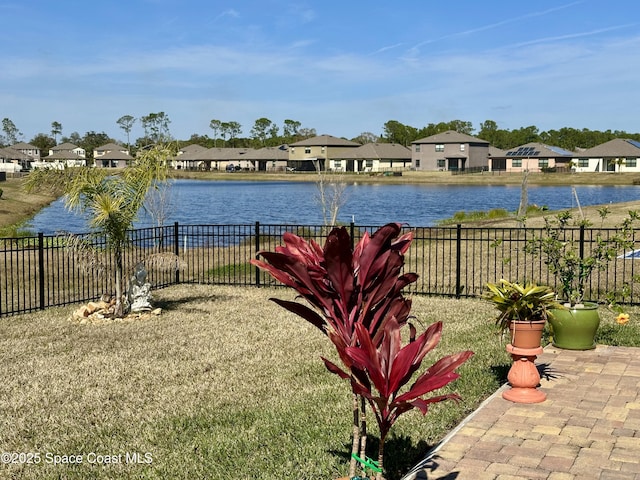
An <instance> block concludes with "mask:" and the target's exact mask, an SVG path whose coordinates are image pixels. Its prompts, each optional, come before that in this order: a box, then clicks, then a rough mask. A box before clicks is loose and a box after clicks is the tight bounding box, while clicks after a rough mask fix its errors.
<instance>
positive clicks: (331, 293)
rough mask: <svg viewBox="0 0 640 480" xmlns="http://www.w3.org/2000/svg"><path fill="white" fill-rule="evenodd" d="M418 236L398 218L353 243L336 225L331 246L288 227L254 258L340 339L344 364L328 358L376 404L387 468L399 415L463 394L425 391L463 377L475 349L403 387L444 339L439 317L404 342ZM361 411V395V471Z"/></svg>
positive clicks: (306, 314) (292, 307)
mask: <svg viewBox="0 0 640 480" xmlns="http://www.w3.org/2000/svg"><path fill="white" fill-rule="evenodd" d="M412 239H413V235H412V233H411V232H409V233H406V234H404V235H401V226H400V225H399V224H397V223H390V224H387V225H385V226H383V227H381V228H380V229H379V230H378V231H376V232H375V233H374V234H373V235H371V236H369V234H368V233H365V234H364V235H363V237H362V239H361V240H360V241H359V242H358V244H357V245H356V246H355V248H353V249H352V247H351V238H350V236H349V234H348V233H347V230H346V229H345V228H344V227H340V228H334V229H332V230H331V232H330V233H329V235H328V236H327V238H326V242H325V246H324V248H322V247H320V245H318V244H317V243H316V242H314V241H313V240H310V241H308V242H307V241H306V240H304V239H303V238H302V237H299V236H297V235H293V234H291V233H285V234H284V235H283V241H284V243H285V245H284V246H280V247H277V248H276V251H275V252H260V254H259V255H260V256H261V257H262V258H263V259H264V260H258V259H254V260H252V261H251V263H252V264H254V265H256V266H258V267H260V268H262V269H264V270H266V271H267V272H269V273H270V274H271V275H272V276H273V277H274V278H275V279H276V280H278V281H280V282H282V283H283V284H284V285H286V286H289V287H291V288H293V289H295V290H296V291H297V292H298V293H299V294H300V296H301V297H303V298H304V299H305V300H306V301H307V302H308V303H309V304H310V305H311V307H309V306H307V305H305V304H302V303H299V302H293V301H287V300H281V299H275V298H274V299H272V300H273V301H274V302H276V303H277V304H279V305H281V306H282V307H284V308H286V309H287V310H289V311H291V312H293V313H295V314H297V315H299V316H301V317H302V318H304V319H305V320H307V321H308V322H310V323H311V324H313V325H315V326H316V327H317V328H319V329H320V330H321V331H322V332H323V333H325V334H326V335H327V336H328V338H329V339H330V340H331V342H332V343H333V345H334V346H335V348H336V351H337V353H338V356H339V358H340V361H341V362H342V365H343V366H342V368H340V367H338V366H337V365H335V364H334V363H332V362H330V361H329V360H327V359H323V361H324V362H325V365H326V366H327V368H328V369H329V371H331V372H333V373H336V374H338V375H340V376H341V377H342V378H345V379H349V380H350V381H351V386H352V392H353V394H354V395H360V396H361V397H362V398H365V399H366V400H367V401H368V403H369V404H370V405H371V408H372V409H373V411H374V412H375V414H376V420H377V422H378V427H379V428H380V436H381V441H380V450H379V458H378V461H379V465H380V468H381V469H382V456H383V451H384V439H385V437H386V435H387V433H388V431H389V429H390V428H391V426H392V425H393V423H394V422H395V421H396V420H397V418H398V416H399V415H400V414H402V413H404V412H406V411H409V410H411V409H413V408H418V409H419V410H420V411H421V412H422V413H426V411H427V408H426V406H427V405H428V404H429V403H431V402H435V401H442V400H446V399H448V398H457V397H456V396H455V395H445V396H439V397H433V398H432V399H426V400H425V399H423V398H422V397H423V395H426V394H427V393H429V392H431V391H432V390H435V389H437V388H440V387H442V386H444V385H446V384H447V383H449V382H451V381H453V380H455V379H456V378H457V374H455V373H453V370H454V369H455V368H456V367H457V366H458V365H459V364H460V363H461V362H462V361H464V360H466V359H467V358H469V356H471V354H472V353H471V352H465V353H464V354H459V355H458V356H449V357H445V359H443V360H442V361H441V363H438V364H436V365H437V368H436V369H429V370H427V371H426V372H425V373H423V374H422V375H421V376H420V377H419V381H416V382H415V383H414V384H413V385H412V386H411V387H409V389H408V391H407V392H405V393H404V394H401V393H400V389H401V388H402V387H404V386H405V385H406V384H407V383H408V382H409V381H410V379H411V377H412V375H413V374H414V373H415V372H416V371H417V370H418V368H419V367H420V364H421V362H422V359H423V358H424V356H425V355H426V354H427V353H428V352H429V351H430V350H431V349H433V347H435V345H436V344H437V343H438V341H439V339H440V332H441V328H442V327H441V324H435V325H436V326H432V327H430V328H429V329H427V330H426V331H425V332H424V333H423V334H422V335H421V336H420V337H418V338H417V339H416V337H415V333H416V332H415V329H414V328H413V327H412V326H410V327H409V328H410V329H411V332H410V341H409V345H407V346H405V347H402V346H401V342H400V338H401V336H400V333H401V329H402V328H403V327H405V326H407V325H408V319H409V315H410V310H411V300H410V299H407V298H405V297H404V296H403V295H402V289H403V288H404V287H405V286H407V285H409V284H410V283H413V282H415V281H416V280H417V278H418V276H417V275H416V274H414V273H404V274H403V273H402V267H403V265H404V253H405V252H406V251H407V249H408V248H409V246H410V244H411V241H412ZM358 419H364V416H363V411H362V409H360V411H359V410H358V408H356V403H354V436H353V443H352V467H351V469H350V470H351V471H350V476H351V477H353V476H354V475H355V457H354V454H357V450H358V444H360V457H361V458H365V455H364V450H365V448H364V447H365V446H364V444H363V443H362V442H360V441H359V440H358V437H359V436H361V437H362V438H364V439H366V425H362V424H360V421H359V420H358ZM363 423H364V422H363ZM378 476H379V478H380V477H381V474H378Z"/></svg>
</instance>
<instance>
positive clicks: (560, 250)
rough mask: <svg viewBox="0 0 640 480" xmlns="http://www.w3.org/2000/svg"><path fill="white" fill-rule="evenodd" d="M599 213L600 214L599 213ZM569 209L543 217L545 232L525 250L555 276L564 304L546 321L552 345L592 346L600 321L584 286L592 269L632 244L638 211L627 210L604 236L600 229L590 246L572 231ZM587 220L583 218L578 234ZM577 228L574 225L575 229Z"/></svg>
mask: <svg viewBox="0 0 640 480" xmlns="http://www.w3.org/2000/svg"><path fill="white" fill-rule="evenodd" d="M601 215H602V214H601ZM571 218H572V215H571V212H568V211H565V212H560V213H558V214H557V215H555V216H554V217H551V218H548V217H545V227H544V234H543V235H541V236H539V237H535V238H534V239H532V240H530V241H529V243H528V244H527V246H526V250H527V252H528V253H532V254H534V255H540V256H541V257H542V259H543V261H544V263H545V264H546V265H547V267H548V268H549V272H550V273H551V274H552V275H554V276H555V278H556V281H557V284H558V285H559V293H560V298H561V301H562V302H563V305H564V306H565V307H566V308H564V309H562V310H554V311H553V315H552V316H551V317H550V320H549V323H550V325H551V329H552V333H553V345H554V346H556V347H559V348H566V349H570V350H588V349H592V348H595V335H596V332H597V330H598V326H599V325H600V316H599V314H598V305H597V303H594V302H586V301H585V299H584V295H585V291H586V287H587V286H588V285H590V282H591V276H592V275H593V273H594V272H596V271H600V270H605V269H606V268H607V266H608V264H609V262H610V261H611V260H613V259H615V258H616V257H617V256H618V254H620V253H621V252H623V251H624V250H626V249H628V248H631V247H632V246H633V222H634V221H635V220H636V219H637V218H638V213H637V212H635V211H630V212H629V216H628V218H626V219H625V220H624V221H623V222H622V224H621V225H620V226H618V227H617V228H616V230H615V233H613V234H611V235H608V236H605V235H604V233H602V232H599V233H598V234H597V236H596V238H595V241H593V242H591V244H590V247H591V248H585V246H584V243H583V242H582V241H577V240H576V239H575V238H574V236H573V235H572V233H573V232H572V231H571V230H572V227H571V226H570V225H569V221H570V220H571ZM586 224H588V222H586V221H584V220H583V221H582V224H581V225H578V226H579V227H580V230H579V232H580V236H581V237H582V238H583V232H584V227H585V225H586ZM574 230H576V229H574Z"/></svg>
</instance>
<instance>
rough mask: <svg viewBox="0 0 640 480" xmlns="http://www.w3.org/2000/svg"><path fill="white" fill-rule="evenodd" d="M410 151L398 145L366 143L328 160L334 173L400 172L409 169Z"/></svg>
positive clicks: (345, 150)
mask: <svg viewBox="0 0 640 480" xmlns="http://www.w3.org/2000/svg"><path fill="white" fill-rule="evenodd" d="M411 162H412V161H411V150H410V149H409V148H407V147H405V146H404V145H400V144H398V143H367V144H365V145H361V146H359V147H355V148H348V149H344V150H343V151H342V152H341V153H337V154H336V155H335V156H334V157H333V158H332V159H331V160H329V170H331V171H335V172H384V171H394V170H396V171H401V170H406V169H408V168H410V167H411V165H412V163H411Z"/></svg>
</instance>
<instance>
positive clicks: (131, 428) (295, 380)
mask: <svg viewBox="0 0 640 480" xmlns="http://www.w3.org/2000/svg"><path fill="white" fill-rule="evenodd" d="M153 293H154V296H155V303H156V305H157V306H162V307H163V309H164V311H163V313H162V315H160V316H159V317H152V318H149V319H147V320H134V321H105V322H102V323H97V324H79V323H76V322H74V321H71V320H70V319H69V317H70V314H71V312H72V310H73V307H69V308H54V309H49V310H46V311H43V312H38V313H34V314H26V315H21V316H15V317H9V318H3V319H0V328H1V329H2V335H0V357H1V362H2V363H1V365H2V370H1V371H2V383H0V445H1V446H2V449H3V450H4V451H8V452H38V453H40V454H41V462H40V464H37V465H34V464H31V465H6V464H5V465H0V478H16V479H18V478H19V479H27V480H36V479H37V480H41V479H65V480H71V479H78V480H80V479H86V478H94V479H134V478H135V479H141V478H145V479H166V478H172V479H174V478H175V479H193V478H207V479H214V480H216V479H220V480H222V479H224V480H237V479H265V480H272V479H291V480H301V479H302V480H306V479H309V480H312V479H313V480H316V479H318V478H335V477H339V476H342V475H344V474H345V473H346V469H347V464H348V458H347V452H348V451H349V449H350V443H349V434H350V431H351V429H350V423H351V413H350V406H351V401H350V395H349V386H348V384H347V383H346V382H343V381H341V380H339V379H338V378H337V377H336V376H333V375H331V374H329V373H327V372H326V370H325V368H324V366H323V364H322V362H321V361H320V359H319V357H320V355H326V356H329V357H330V358H332V359H335V353H334V351H333V349H332V348H331V347H330V345H329V342H328V340H327V339H326V338H325V337H324V336H323V335H322V334H321V333H320V332H319V331H318V330H316V329H315V328H314V327H312V326H310V325H308V324H307V323H305V322H304V321H303V320H301V319H299V318H298V317H296V316H294V315H293V314H291V313H289V312H287V311H286V310H284V309H282V308H280V307H278V306H276V305H275V304H274V303H272V302H270V301H269V300H268V298H269V297H272V296H276V297H279V298H286V299H293V298H294V297H295V293H294V292H293V291H290V290H288V289H268V288H264V289H256V288H239V287H212V286H203V285H179V286H174V287H170V288H166V289H163V290H159V291H154V292H153ZM413 302H414V307H413V309H412V312H413V313H414V314H415V315H416V317H417V319H418V322H417V323H419V324H422V325H423V326H426V325H427V324H430V323H431V322H433V321H436V320H442V321H443V322H444V329H443V339H442V342H441V344H440V345H439V346H438V348H437V351H436V352H433V354H432V355H429V356H428V357H427V359H426V365H425V366H428V365H430V364H431V363H432V362H433V361H435V360H436V359H437V358H439V357H441V356H442V355H445V354H448V353H453V352H457V351H460V350H466V349H472V350H474V351H475V352H476V355H475V356H474V357H473V358H472V359H471V360H470V361H469V362H467V364H465V365H464V366H463V367H462V369H461V374H462V377H461V378H460V379H459V380H458V381H456V382H455V384H453V386H452V390H455V391H457V392H459V393H460V394H461V395H462V398H463V400H462V402H461V403H460V404H455V403H452V402H448V403H445V404H438V405H434V406H433V407H432V409H431V410H430V413H429V414H428V415H427V417H422V416H421V415H419V414H418V413H416V412H412V413H409V414H407V415H406V416H404V417H403V418H401V419H400V421H399V422H398V423H397V424H396V426H395V427H394V430H393V432H392V435H391V437H390V439H389V443H388V445H387V449H386V451H387V453H388V460H387V467H388V468H389V469H390V471H389V475H388V478H390V479H392V480H393V479H398V478H400V477H401V476H402V474H403V473H406V472H407V471H408V470H409V469H410V468H411V467H412V466H413V465H415V464H416V463H417V462H418V461H419V460H420V459H421V458H423V456H424V455H425V453H426V452H427V450H428V449H429V447H430V446H431V445H433V444H434V442H436V441H437V440H438V439H440V438H442V436H444V435H445V434H446V433H447V432H448V431H449V430H450V429H451V428H452V427H453V426H455V425H456V424H457V423H458V422H459V421H460V420H461V419H462V418H464V416H465V415H466V414H467V413H468V412H470V411H472V410H473V409H475V407H476V406H477V405H478V403H479V402H481V401H482V400H483V399H484V398H486V396H488V395H490V394H491V393H493V392H494V391H495V390H496V389H497V388H498V387H499V385H500V384H501V382H502V381H504V378H505V375H506V370H507V368H508V365H509V363H510V360H509V357H508V355H507V353H506V351H505V350H504V345H502V344H501V343H500V342H499V341H498V339H497V337H496V333H495V330H494V328H493V321H492V319H493V318H494V315H495V314H494V310H493V306H492V305H490V304H489V303H488V302H484V301H481V300H472V299H463V300H450V299H446V298H437V297H414V299H413ZM630 313H632V321H631V322H630V323H629V324H627V325H626V326H624V327H623V326H620V325H617V324H616V323H615V321H613V318H614V314H613V313H612V312H608V311H603V312H602V313H601V314H602V316H603V324H604V325H603V327H601V329H602V330H604V331H605V332H606V334H607V336H608V338H614V339H615V338H617V339H620V338H624V339H627V340H628V339H631V340H632V342H635V344H638V342H639V341H640V340H639V339H640V335H639V334H638V332H639V331H640V329H639V328H638V327H637V324H638V321H637V315H638V309H634V310H633V311H631V312H630ZM631 333H633V334H631ZM635 344H634V343H631V344H630V345H635ZM369 433H370V442H371V446H372V449H373V450H374V451H375V441H376V434H377V432H376V428H375V426H374V425H371V426H370V429H369ZM46 452H50V453H52V454H58V455H72V454H75V455H82V456H83V458H84V459H85V462H84V463H83V464H82V465H76V466H68V465H57V466H54V465H51V464H48V463H46V462H45V461H44V458H45V457H44V456H45V454H46ZM91 452H95V453H101V454H110V455H125V454H126V452H138V453H147V452H148V453H149V454H151V458H152V463H151V464H132V463H126V462H125V463H122V464H115V465H106V464H88V463H87V461H88V457H87V455H88V454H89V453H91ZM123 458H124V457H123Z"/></svg>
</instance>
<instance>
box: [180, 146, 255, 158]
mask: <svg viewBox="0 0 640 480" xmlns="http://www.w3.org/2000/svg"><path fill="white" fill-rule="evenodd" d="M252 150H253V148H220V147H214V148H208V149H207V150H204V151H203V152H200V153H198V154H197V155H194V156H193V158H191V160H217V161H224V160H243V159H244V158H246V157H244V154H246V153H247V152H249V151H252Z"/></svg>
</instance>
